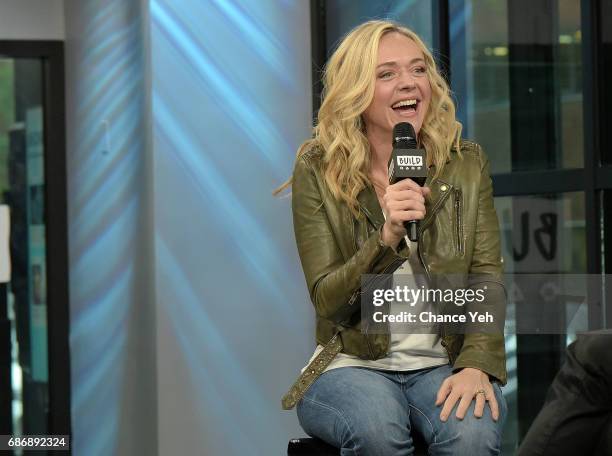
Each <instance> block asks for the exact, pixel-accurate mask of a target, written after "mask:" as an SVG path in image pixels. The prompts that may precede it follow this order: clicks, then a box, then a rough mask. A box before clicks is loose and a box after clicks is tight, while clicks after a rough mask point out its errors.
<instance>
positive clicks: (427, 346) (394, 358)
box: [302, 237, 449, 372]
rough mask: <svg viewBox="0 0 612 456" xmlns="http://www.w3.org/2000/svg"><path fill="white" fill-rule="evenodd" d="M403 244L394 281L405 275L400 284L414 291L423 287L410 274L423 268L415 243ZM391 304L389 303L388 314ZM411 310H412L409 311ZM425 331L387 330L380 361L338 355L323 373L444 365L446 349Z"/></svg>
mask: <svg viewBox="0 0 612 456" xmlns="http://www.w3.org/2000/svg"><path fill="white" fill-rule="evenodd" d="M406 242H407V243H408V246H409V247H410V256H409V258H408V260H406V261H405V262H404V263H403V264H402V265H401V266H400V267H399V268H398V269H397V270H396V271H395V272H394V273H393V277H394V279H396V278H398V279H399V278H400V276H399V275H400V274H408V275H410V276H406V275H404V276H403V277H401V283H402V285H404V284H406V285H408V284H410V281H412V284H410V285H412V286H414V287H415V288H418V287H420V286H424V284H422V283H419V284H416V283H415V275H414V274H423V275H424V274H425V271H424V270H423V265H422V264H421V263H420V261H419V257H418V254H417V248H418V247H417V243H415V242H412V241H410V240H408V238H407V237H406ZM421 276H422V275H421ZM423 305H424V303H422V302H421V303H417V305H416V306H415V307H418V306H423ZM393 308H394V305H393V304H391V313H395V312H394V311H393ZM413 309H414V308H413ZM433 329H434V327H433V324H432V330H431V331H425V330H419V332H423V333H424V332H431V333H432V334H399V333H397V332H394V331H391V344H390V347H389V353H387V356H385V357H384V358H380V359H376V360H365V359H361V358H359V357H357V356H354V355H348V354H346V353H338V354H337V355H336V356H335V358H334V359H333V360H332V362H331V363H330V364H329V366H327V368H326V369H325V370H324V372H325V371H328V370H331V369H337V368H339V367H368V368H371V369H381V370H393V371H408V370H417V369H423V368H426V367H434V366H441V365H444V364H448V362H449V361H448V355H447V353H446V350H445V349H444V347H443V346H442V343H441V342H442V340H441V338H440V336H439V335H438V334H436V333H437V331H434V330H433ZM321 350H323V346H322V345H317V348H316V350H315V352H314V354H313V355H312V357H311V358H310V360H309V361H308V364H310V363H311V362H312V360H313V359H314V358H315V357H316V356H317V355H318V354H319V353H320V352H321ZM304 369H306V366H304V368H303V369H302V372H303V371H304Z"/></svg>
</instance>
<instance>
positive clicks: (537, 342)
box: [495, 192, 587, 454]
mask: <svg viewBox="0 0 612 456" xmlns="http://www.w3.org/2000/svg"><path fill="white" fill-rule="evenodd" d="M495 207H496V209H497V214H498V217H499V222H500V227H501V240H502V256H503V258H504V268H505V272H506V273H532V274H546V273H555V274H558V273H567V274H578V273H585V272H586V253H585V252H586V238H585V212H584V193H582V192H574V193H563V194H559V195H533V196H532V195H530V196H506V197H498V198H495ZM517 312H519V313H520V309H517V307H516V306H515V303H514V302H513V300H512V296H510V298H509V300H508V312H507V325H509V326H512V327H514V326H515V323H516V318H521V315H517ZM581 312H582V313H584V314H585V315H582V317H584V318H586V313H587V312H586V309H584V308H583V309H581ZM577 317H578V318H577ZM580 317H581V316H577V315H575V314H572V317H571V319H570V318H568V319H567V321H568V326H567V332H568V334H569V333H571V332H572V327H571V326H570V324H575V323H576V322H577V321H584V318H582V319H581V318H580ZM570 335H571V334H570ZM570 340H571V337H570V338H568V337H567V336H566V335H516V334H512V333H508V334H507V335H506V352H507V368H508V384H507V385H506V387H504V389H503V391H504V396H505V397H506V400H507V402H508V419H507V421H506V424H505V429H504V434H503V454H514V452H515V449H516V445H518V444H519V443H520V440H521V438H522V437H523V436H524V434H525V433H526V431H527V429H528V428H529V426H530V425H531V422H532V420H533V419H534V417H535V415H536V414H537V413H538V411H539V410H540V407H541V406H542V404H543V403H544V397H545V394H546V391H547V390H548V387H549V385H550V382H551V381H552V379H553V378H554V376H555V375H556V373H557V371H558V369H559V367H560V366H561V363H562V361H563V352H564V348H565V346H566V345H567V343H568V342H569V341H570ZM526 380H527V381H526ZM519 393H520V394H519Z"/></svg>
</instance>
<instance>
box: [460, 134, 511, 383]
mask: <svg viewBox="0 0 612 456" xmlns="http://www.w3.org/2000/svg"><path fill="white" fill-rule="evenodd" d="M477 149H478V158H479V163H480V188H479V195H478V213H477V220H476V231H475V240H474V251H473V254H472V261H471V264H470V273H469V278H468V287H469V288H472V289H474V290H476V289H480V290H482V293H483V294H484V300H483V301H482V302H480V303H479V302H470V303H468V304H467V310H468V311H472V312H474V311H477V312H480V313H484V312H489V313H490V314H492V315H493V316H494V319H495V322H494V324H495V326H496V327H498V329H499V332H495V331H493V330H492V329H493V328H492V327H490V326H489V327H487V330H486V331H483V332H480V333H479V332H477V331H474V330H469V329H468V330H467V331H466V334H465V337H464V341H463V346H462V348H461V352H460V354H459V356H458V358H457V360H456V361H455V364H454V368H455V369H458V368H463V367H474V368H477V369H480V370H481V371H483V372H486V373H487V374H489V375H490V376H492V377H494V378H495V379H497V380H498V381H499V382H501V383H502V384H505V383H506V381H507V378H506V377H507V374H506V351H505V342H504V335H503V324H504V320H505V316H506V290H505V287H504V284H503V277H502V258H501V247H500V235H499V222H498V219H497V214H496V212H495V207H494V205H493V185H492V182H491V177H490V175H489V161H488V159H487V157H486V155H485V154H484V152H483V151H482V149H481V148H480V146H477Z"/></svg>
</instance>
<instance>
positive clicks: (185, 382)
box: [150, 0, 314, 455]
mask: <svg viewBox="0 0 612 456" xmlns="http://www.w3.org/2000/svg"><path fill="white" fill-rule="evenodd" d="M150 15H151V50H152V75H153V79H152V109H153V139H154V144H153V151H154V159H155V168H154V182H155V235H156V240H155V251H156V258H157V260H156V264H157V275H156V294H157V306H158V314H157V315H158V333H157V353H158V385H159V409H160V415H159V441H160V447H159V450H160V454H166V453H168V454H170V453H176V452H177V451H178V452H180V453H184V454H187V453H193V452H198V453H199V454H262V455H268V454H282V452H283V451H285V449H286V445H287V440H288V439H289V438H290V437H292V436H294V435H296V434H297V435H300V434H301V432H300V431H299V430H298V426H297V423H296V419H295V415H294V413H287V412H282V411H281V410H280V397H281V395H282V394H283V392H284V390H285V389H286V388H288V387H289V385H290V383H291V382H292V380H293V379H294V377H295V376H296V375H297V373H298V372H299V368H300V367H301V365H303V364H304V363H305V362H306V360H307V359H308V356H309V352H311V351H312V349H314V345H313V331H312V321H313V315H312V306H311V304H310V303H309V300H308V297H307V294H306V291H305V286H304V279H303V276H302V273H301V269H300V267H299V260H298V258H297V255H296V250H295V245H294V240H293V235H292V224H291V213H290V207H289V199H287V198H281V199H278V198H273V197H272V195H271V192H272V190H273V189H274V188H275V187H276V186H277V185H279V184H280V183H281V182H283V181H284V180H285V179H286V178H287V177H288V176H289V175H290V173H291V169H292V164H293V158H294V156H295V151H296V150H297V147H298V145H299V144H300V143H301V142H302V141H303V140H304V139H306V138H307V137H308V136H309V134H310V121H311V120H310V119H311V91H310V87H311V82H310V37H309V30H310V28H309V24H308V15H309V5H308V2H301V1H270V0H268V1H261V2H248V1H220V0H218V1H217V0H211V1H206V2H201V1H195V0H194V1H182V2H174V1H169V0H154V1H151V2H150Z"/></svg>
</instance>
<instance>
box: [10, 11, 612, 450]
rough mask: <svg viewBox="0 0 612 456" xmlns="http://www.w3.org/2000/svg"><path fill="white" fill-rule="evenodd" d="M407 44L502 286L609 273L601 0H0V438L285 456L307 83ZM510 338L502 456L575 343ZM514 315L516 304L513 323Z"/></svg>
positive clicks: (591, 314)
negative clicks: (5, 272)
mask: <svg viewBox="0 0 612 456" xmlns="http://www.w3.org/2000/svg"><path fill="white" fill-rule="evenodd" d="M372 18H390V19H394V20H396V21H398V22H400V23H401V24H403V25H406V26H408V27H410V28H412V29H413V30H414V31H416V32H417V33H418V34H419V35H420V36H421V37H422V38H423V40H424V41H425V43H426V44H427V45H428V46H429V47H430V49H431V50H432V52H433V54H434V56H435V57H436V59H437V61H438V65H439V67H440V68H441V70H442V71H443V73H444V75H445V77H446V78H447V80H448V81H449V83H450V86H451V89H452V91H453V94H454V97H455V101H456V103H457V107H458V117H459V120H460V121H461V123H462V124H463V127H464V130H463V136H464V137H465V138H469V139H472V140H474V141H476V142H478V143H480V144H481V145H482V146H483V148H484V150H485V151H486V152H487V154H488V156H489V158H490V161H491V172H492V174H493V182H494V191H495V205H496V208H497V211H498V215H499V218H500V223H501V226H502V241H503V249H504V252H503V255H504V262H505V266H506V270H507V272H513V273H540V274H541V273H550V274H599V275H602V274H605V273H608V274H609V273H610V271H611V270H612V133H611V131H610V128H609V126H610V125H612V122H611V118H610V117H611V116H610V113H609V112H608V111H607V109H606V108H607V106H606V104H607V102H608V101H610V100H612V88H611V87H610V85H609V84H606V82H607V81H609V80H610V79H611V78H612V0H538V1H530V0H402V1H399V0H397V1H391V0H380V1H366V0H363V1H362V0H258V1H248V0H172V1H171V0H104V1H103V0H1V1H0V200H1V201H0V203H2V204H6V205H8V206H9V207H10V211H11V221H10V229H11V238H10V254H11V265H12V275H11V278H10V281H9V282H8V283H4V284H0V434H12V435H25V434H70V435H71V437H72V442H71V443H72V452H73V453H74V454H77V455H88V456H89V455H109V454H120V455H124V454H125V455H131V454H160V455H162V454H163V455H165V454H206V455H227V454H231V455H242V454H253V455H259V454H261V455H271V454H284V453H285V452H286V446H287V441H288V439H289V438H292V437H299V436H303V435H304V433H303V431H302V430H301V429H300V427H299V425H298V423H297V418H296V417H295V413H294V412H283V411H282V410H281V407H280V398H281V396H282V394H283V393H284V392H285V391H286V389H287V388H288V387H289V386H290V384H291V383H292V382H293V380H294V379H295V377H296V376H297V374H298V373H299V369H300V368H301V367H302V366H303V365H304V364H305V363H306V361H307V360H308V358H309V356H310V355H311V353H312V351H313V349H314V346H315V342H314V314H313V310H312V306H311V304H310V302H309V299H308V295H307V291H306V288H305V284H304V279H303V275H302V272H301V268H300V265H299V259H298V257H297V252H296V248H295V241H294V238H293V229H292V223H291V211H290V199H289V198H286V197H283V198H273V197H272V195H271V193H272V190H273V189H274V188H275V187H277V186H278V185H280V184H281V183H282V182H283V181H284V180H285V179H286V178H287V177H289V175H290V173H291V170H292V165H293V159H294V156H295V152H296V150H297V147H298V146H299V145H300V143H301V142H302V141H304V140H305V139H307V138H308V137H309V136H310V133H311V126H312V119H313V117H314V116H315V115H316V111H317V109H318V107H319V104H320V93H321V84H320V76H321V70H322V68H323V65H324V63H325V61H326V59H327V57H328V56H329V55H330V54H331V53H332V52H333V50H334V47H335V45H336V44H337V43H338V42H339V40H340V39H341V38H342V36H343V35H344V34H345V33H347V32H348V31H349V30H350V29H351V28H352V27H354V26H356V25H357V24H359V23H361V22H363V21H365V20H368V19H372ZM606 291H607V290H606V288H603V289H602V290H600V293H601V295H600V296H599V300H596V304H595V305H589V306H584V307H582V308H581V309H580V315H578V317H577V318H576V316H573V318H572V319H569V318H568V321H567V331H566V332H565V334H550V335H528V334H519V335H516V334H514V333H512V332H511V333H509V334H508V336H507V337H506V348H507V352H508V369H509V382H508V385H507V386H506V387H505V388H504V394H505V395H506V398H507V400H508V404H509V408H510V409H509V418H508V420H507V423H506V429H505V432H504V442H503V454H505V455H510V454H513V453H514V451H515V449H516V448H517V446H518V444H519V443H520V441H521V439H522V437H523V436H524V435H525V433H526V431H527V429H528V428H529V426H530V424H531V422H532V421H533V419H534V417H535V415H536V414H537V412H538V410H539V408H540V407H541V405H542V403H543V401H544V396H545V393H546V390H547V388H548V386H549V385H550V382H551V380H552V378H553V377H554V375H555V374H556V373H557V371H558V370H559V368H560V366H561V364H562V363H563V360H564V349H565V347H566V345H567V344H568V343H570V342H571V341H572V340H573V337H574V333H575V331H576V329H577V328H575V327H573V326H572V324H575V322H576V320H578V321H579V322H581V323H580V325H579V326H580V328H579V329H587V328H588V329H599V328H612V304H611V299H610V296H609V291H608V294H606ZM521 318H522V316H521V310H520V308H517V307H515V306H514V303H513V302H512V300H511V302H510V303H509V312H508V321H507V325H508V326H510V327H512V325H514V323H515V322H516V321H519V320H520V319H521Z"/></svg>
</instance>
